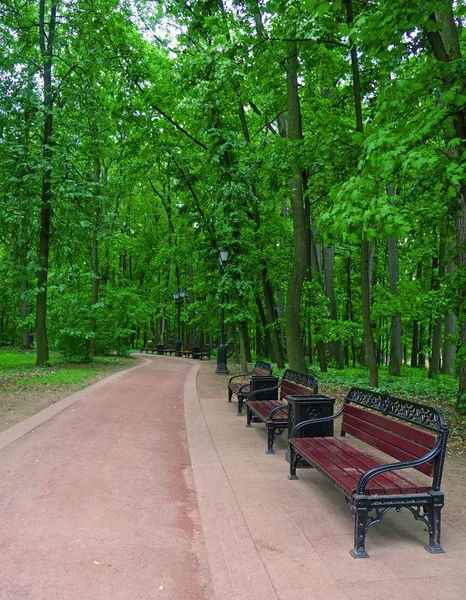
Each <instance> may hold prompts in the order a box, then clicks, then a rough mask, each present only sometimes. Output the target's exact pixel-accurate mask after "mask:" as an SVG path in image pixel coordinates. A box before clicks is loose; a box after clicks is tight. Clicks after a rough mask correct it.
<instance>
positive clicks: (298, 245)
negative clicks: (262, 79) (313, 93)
mask: <svg viewBox="0 0 466 600" xmlns="http://www.w3.org/2000/svg"><path fill="white" fill-rule="evenodd" d="M286 80H287V97H288V137H289V138H290V139H291V140H297V141H298V140H302V137H303V135H302V125H301V109H300V104H299V93H298V48H297V45H296V44H295V43H291V44H290V46H289V53H288V57H287V77H286ZM293 170H294V174H293V176H292V177H291V178H290V180H289V187H290V189H291V191H292V199H291V207H292V217H293V232H294V256H293V268H292V271H291V275H290V278H289V281H288V292H287V297H286V342H287V349H288V362H289V364H290V368H291V369H293V370H295V371H302V372H305V371H306V362H305V360H304V348H303V342H302V338H301V327H300V318H299V317H300V312H301V291H302V287H303V282H304V278H305V276H306V266H307V260H306V220H305V211H304V198H303V179H302V171H301V167H300V164H299V162H298V161H297V160H296V161H295V164H294V167H293Z"/></svg>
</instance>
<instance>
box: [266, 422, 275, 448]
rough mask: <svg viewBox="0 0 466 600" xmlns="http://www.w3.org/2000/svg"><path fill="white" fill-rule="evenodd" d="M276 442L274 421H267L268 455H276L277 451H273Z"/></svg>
mask: <svg viewBox="0 0 466 600" xmlns="http://www.w3.org/2000/svg"><path fill="white" fill-rule="evenodd" d="M274 441H275V428H274V426H273V421H267V450H266V452H265V453H266V454H275V450H274V449H273V443H274Z"/></svg>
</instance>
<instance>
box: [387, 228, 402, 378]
mask: <svg viewBox="0 0 466 600" xmlns="http://www.w3.org/2000/svg"><path fill="white" fill-rule="evenodd" d="M388 263H389V277H390V294H392V296H398V295H399V291H398V279H399V271H398V240H397V239H396V238H395V237H393V236H389V237H388ZM388 373H389V375H395V376H396V377H400V375H401V315H400V313H399V312H398V310H397V311H396V314H394V315H392V322H391V328H390V362H389V365H388Z"/></svg>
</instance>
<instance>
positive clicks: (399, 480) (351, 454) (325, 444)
mask: <svg viewBox="0 0 466 600" xmlns="http://www.w3.org/2000/svg"><path fill="white" fill-rule="evenodd" d="M293 445H294V447H295V450H296V451H297V452H299V454H300V455H301V456H302V457H304V458H306V460H308V462H310V463H312V465H313V466H314V467H315V468H316V469H318V470H319V471H321V472H324V473H325V474H328V477H329V478H331V479H333V481H334V482H335V484H336V485H337V486H338V487H340V488H341V489H342V491H344V493H345V494H347V495H350V496H352V495H353V494H356V492H357V487H358V482H359V480H360V479H361V476H362V475H364V473H365V472H366V471H367V470H368V469H372V468H374V467H379V466H381V465H383V464H386V463H384V461H383V460H381V459H380V458H377V457H376V456H375V455H374V454H371V453H369V452H366V451H363V450H362V449H361V448H358V447H357V446H355V445H354V444H353V443H351V441H349V440H346V439H345V438H342V437H324V438H318V437H316V438H302V439H299V438H298V439H295V440H293ZM431 488H432V486H431V485H421V484H420V483H419V482H414V481H411V480H410V479H408V477H407V476H406V475H404V474H400V473H399V472H396V471H394V472H386V473H383V474H381V475H376V476H375V477H373V478H372V479H371V480H369V483H368V485H367V486H366V492H365V493H366V494H368V495H371V496H373V495H380V494H384V495H390V494H423V493H425V492H428V491H429V490H430V489H431Z"/></svg>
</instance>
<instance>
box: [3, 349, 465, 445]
mask: <svg viewBox="0 0 466 600" xmlns="http://www.w3.org/2000/svg"><path fill="white" fill-rule="evenodd" d="M140 361H141V359H140V358H136V357H134V356H133V357H130V358H122V359H117V358H116V357H113V359H112V361H111V362H104V363H95V364H94V365H93V366H92V367H91V368H89V365H82V370H83V375H82V376H81V377H79V374H78V377H77V378H78V379H79V382H78V383H70V382H68V381H67V379H68V378H67V377H66V376H63V377H62V378H57V379H60V381H59V382H57V381H55V379H54V378H53V377H52V378H51V379H50V378H47V377H44V378H41V377H38V376H37V370H35V369H33V368H31V369H30V370H28V369H27V368H26V370H24V369H22V370H21V371H19V370H18V373H17V374H14V373H13V374H12V373H8V374H7V375H0V431H4V430H5V429H8V428H9V427H12V426H13V425H16V424H17V423H20V422H21V421H23V420H24V419H27V418H28V417H31V416H32V415H34V414H36V413H37V412H39V411H41V410H43V409H44V408H47V407H48V406H50V405H51V404H55V402H58V401H59V400H62V399H63V398H66V397H67V396H70V395H71V394H73V393H74V392H77V391H79V390H81V389H83V388H84V387H87V386H88V385H91V384H92V383H95V382H96V381H99V380H100V379H103V378H104V377H107V376H108V375H111V374H112V373H115V372H117V371H120V370H122V369H126V368H128V367H131V366H133V365H135V364H137V363H138V362H140ZM208 364H210V363H208ZM67 368H69V369H70V370H71V369H73V371H74V372H75V371H76V370H78V371H79V369H80V366H79V365H74V366H71V365H69V366H68V367H67V366H62V367H61V369H62V373H63V371H64V370H65V369H67ZM228 368H229V370H230V375H234V374H236V373H240V372H241V367H240V365H239V364H235V363H230V364H229V365H228ZM84 371H85V373H84ZM44 374H45V375H46V372H44ZM74 375H75V379H76V373H74ZM48 379H49V380H48ZM71 379H73V378H71ZM25 381H26V382H27V383H28V384H29V385H24V383H25ZM18 384H20V385H18ZM348 389H349V388H345V387H337V386H328V385H325V384H321V385H319V391H320V393H321V394H325V395H327V396H331V397H333V398H335V399H336V403H335V409H338V408H339V406H341V403H342V401H343V399H344V397H345V395H346V392H347V391H348ZM424 402H425V403H427V404H431V405H432V406H437V407H438V408H440V409H441V410H442V411H443V413H444V415H445V417H446V419H447V422H448V425H449V440H448V453H449V454H450V455H466V435H465V429H466V418H465V416H464V415H459V414H458V413H457V412H456V411H455V410H454V408H453V407H452V406H451V405H449V404H448V402H447V401H445V402H441V401H439V399H438V398H432V401H431V402H429V401H424Z"/></svg>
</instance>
